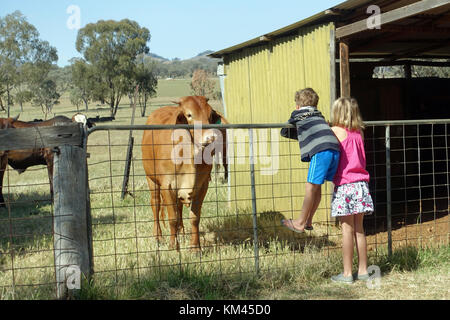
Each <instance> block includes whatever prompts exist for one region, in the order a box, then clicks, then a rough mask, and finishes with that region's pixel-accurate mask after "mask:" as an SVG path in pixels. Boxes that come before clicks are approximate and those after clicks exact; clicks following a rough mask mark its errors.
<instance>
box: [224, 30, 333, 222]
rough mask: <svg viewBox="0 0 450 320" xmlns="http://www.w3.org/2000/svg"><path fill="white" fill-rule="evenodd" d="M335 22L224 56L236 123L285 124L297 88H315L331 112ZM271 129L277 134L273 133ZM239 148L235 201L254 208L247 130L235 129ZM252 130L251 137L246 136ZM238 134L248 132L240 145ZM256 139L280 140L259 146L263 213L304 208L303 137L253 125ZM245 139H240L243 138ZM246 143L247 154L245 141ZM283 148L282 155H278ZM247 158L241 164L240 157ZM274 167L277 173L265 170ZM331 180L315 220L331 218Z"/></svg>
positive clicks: (233, 185)
mask: <svg viewBox="0 0 450 320" xmlns="http://www.w3.org/2000/svg"><path fill="white" fill-rule="evenodd" d="M332 29H334V25H333V24H332V23H330V24H325V25H320V26H314V27H306V28H302V29H300V30H299V32H298V34H297V35H291V36H285V37H281V38H278V39H275V40H273V41H271V42H268V43H267V44H265V45H261V46H258V47H254V48H245V49H243V50H242V51H240V52H237V53H233V54H231V55H229V56H227V57H226V58H225V59H224V64H225V73H226V78H225V102H226V106H227V117H228V120H229V121H230V122H231V123H283V122H286V121H287V120H288V119H289V116H290V114H291V112H292V111H293V110H294V107H295V101H294V95H295V92H296V91H297V90H299V89H302V88H305V87H311V88H313V89H314V90H315V91H316V92H317V93H318V94H319V97H320V100H319V110H320V111H322V113H323V114H324V116H325V118H326V119H327V120H328V119H329V116H330V98H331V97H330V95H331V91H330V85H331V81H330V79H331V70H330V69H331V67H330V58H331V57H330V37H331V36H330V35H331V31H332ZM271 134H273V137H272V138H271ZM233 135H234V136H235V140H234V148H233V150H234V153H231V155H232V156H233V159H231V161H232V162H233V163H234V164H231V170H232V172H231V176H230V179H231V189H230V192H231V200H232V201H231V204H232V206H233V207H236V208H241V209H242V208H250V207H251V201H250V200H251V189H250V173H249V161H248V152H249V149H248V130H234V131H233ZM246 135H247V137H245V136H246ZM237 136H240V137H244V138H245V140H241V141H243V142H245V143H243V144H240V143H239V139H238V138H237ZM254 136H255V137H256V139H257V140H260V141H263V140H273V139H274V138H275V139H278V140H279V143H278V144H276V143H272V144H271V145H269V149H270V148H274V150H273V151H272V152H264V151H265V150H264V149H263V145H262V144H261V143H257V144H256V145H255V150H256V154H258V155H259V154H261V153H262V154H263V155H266V156H269V157H264V158H261V157H258V156H257V158H256V160H257V161H256V164H255V168H256V175H255V179H256V197H257V209H258V212H264V211H274V212H280V213H282V214H283V215H284V216H286V217H289V218H291V217H297V216H298V214H299V213H300V209H301V204H302V201H303V195H304V183H305V182H306V176H307V168H308V164H307V163H302V162H301V161H300V152H299V147H298V142H297V141H294V140H289V141H288V140H287V139H285V138H282V137H281V136H280V135H279V129H275V130H274V131H273V132H271V130H270V129H257V130H254ZM244 138H241V139H244ZM243 145H245V154H242V151H243V150H244V149H243V148H242V146H243ZM277 153H278V155H277ZM244 159H246V160H245V162H244V163H241V164H239V162H243V160H244ZM264 169H273V170H274V171H273V173H274V174H268V172H266V171H264V172H261V171H260V170H264ZM331 186H332V185H331V184H329V183H327V184H326V185H324V186H323V187H322V194H324V196H323V197H322V203H321V205H320V207H319V210H318V212H317V214H316V217H315V221H316V222H317V221H327V220H328V219H327V217H326V214H327V210H324V209H325V208H329V201H330V197H329V196H328V195H326V194H327V193H328V194H329V193H330V188H331Z"/></svg>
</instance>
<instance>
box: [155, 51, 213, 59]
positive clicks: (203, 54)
mask: <svg viewBox="0 0 450 320" xmlns="http://www.w3.org/2000/svg"><path fill="white" fill-rule="evenodd" d="M213 52H214V51H212V50H206V51H203V52H200V53H199V54H197V55H196V56H194V57H192V58H188V59H184V60H178V61H186V60H192V59H198V58H206V59H211V60H217V59H215V58H210V57H208V54H210V53H213ZM148 56H150V57H151V58H153V59H155V60H158V61H167V62H169V61H172V60H171V59H167V58H164V57H162V56H160V55H157V54H156V53H151V52H150V53H149V54H148Z"/></svg>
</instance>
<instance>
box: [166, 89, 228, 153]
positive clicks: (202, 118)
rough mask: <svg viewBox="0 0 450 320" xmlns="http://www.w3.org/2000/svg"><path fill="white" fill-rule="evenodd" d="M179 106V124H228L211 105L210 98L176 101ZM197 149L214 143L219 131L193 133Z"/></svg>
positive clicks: (199, 97)
mask: <svg viewBox="0 0 450 320" xmlns="http://www.w3.org/2000/svg"><path fill="white" fill-rule="evenodd" d="M174 102H175V103H177V104H178V106H179V108H180V109H179V113H178V116H177V120H176V123H177V124H191V125H198V126H200V125H207V124H217V123H228V122H227V121H226V119H225V118H224V117H223V116H222V115H221V114H220V113H218V112H217V111H215V110H214V109H213V108H212V107H211V106H210V105H209V104H208V98H206V97H203V96H188V97H183V98H180V99H179V100H178V101H174ZM191 134H192V136H193V139H194V143H195V145H196V146H197V147H200V148H202V149H203V148H205V147H206V146H208V145H209V144H211V143H213V142H214V141H215V140H216V139H217V136H218V130H211V129H207V130H205V129H202V130H199V132H194V131H191Z"/></svg>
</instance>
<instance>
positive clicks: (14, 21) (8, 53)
mask: <svg viewBox="0 0 450 320" xmlns="http://www.w3.org/2000/svg"><path fill="white" fill-rule="evenodd" d="M57 60H58V56H57V54H56V49H55V48H53V47H51V46H50V45H49V43H48V42H47V41H43V40H41V39H39V32H38V31H37V30H36V28H35V27H34V26H33V25H32V24H30V23H29V22H27V20H26V18H25V17H24V16H23V15H22V14H21V13H20V11H15V12H13V13H11V14H8V15H6V16H5V17H3V18H0V81H1V82H2V86H3V88H4V91H5V94H4V95H5V97H6V104H7V107H8V115H9V110H10V106H11V105H12V103H13V100H14V95H18V98H19V99H18V101H19V103H23V102H24V101H25V100H26V99H28V98H29V92H33V91H32V90H29V87H31V86H32V84H34V85H38V86H39V84H40V83H41V82H42V81H44V80H45V79H46V77H47V74H48V71H49V70H50V67H51V65H52V63H53V62H55V61H57ZM16 100H17V97H16Z"/></svg>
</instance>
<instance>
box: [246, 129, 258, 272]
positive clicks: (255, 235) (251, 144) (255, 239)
mask: <svg viewBox="0 0 450 320" xmlns="http://www.w3.org/2000/svg"><path fill="white" fill-rule="evenodd" d="M248 140H249V148H250V149H249V153H250V180H251V190H252V191H251V192H252V215H253V247H254V254H255V271H256V275H258V274H259V246H258V222H257V217H256V212H257V211H256V188H255V156H254V140H253V129H251V128H249V129H248Z"/></svg>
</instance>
